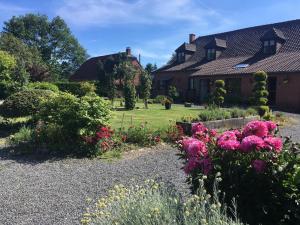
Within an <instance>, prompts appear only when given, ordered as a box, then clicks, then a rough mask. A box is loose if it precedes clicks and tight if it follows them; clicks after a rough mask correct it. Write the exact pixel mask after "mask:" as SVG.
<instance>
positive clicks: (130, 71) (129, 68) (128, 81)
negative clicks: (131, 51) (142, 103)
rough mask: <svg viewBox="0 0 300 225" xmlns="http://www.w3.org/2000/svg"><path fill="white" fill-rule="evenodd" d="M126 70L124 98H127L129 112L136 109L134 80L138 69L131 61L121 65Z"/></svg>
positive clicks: (126, 106)
mask: <svg viewBox="0 0 300 225" xmlns="http://www.w3.org/2000/svg"><path fill="white" fill-rule="evenodd" d="M120 66H121V67H122V69H123V70H124V74H125V78H124V98H125V108H126V109H128V110H133V109H134V108H135V95H136V90H135V85H134V78H135V75H136V69H135V68H134V66H133V65H132V63H131V62H129V61H124V62H122V63H121V65H120Z"/></svg>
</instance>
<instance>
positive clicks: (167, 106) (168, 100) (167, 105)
mask: <svg viewBox="0 0 300 225" xmlns="http://www.w3.org/2000/svg"><path fill="white" fill-rule="evenodd" d="M164 104H165V109H166V110H169V109H171V106H172V101H171V100H170V99H168V98H166V99H165V101H164Z"/></svg>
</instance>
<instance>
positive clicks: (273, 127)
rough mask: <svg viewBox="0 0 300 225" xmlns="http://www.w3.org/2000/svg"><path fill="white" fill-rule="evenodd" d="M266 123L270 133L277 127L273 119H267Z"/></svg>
mask: <svg viewBox="0 0 300 225" xmlns="http://www.w3.org/2000/svg"><path fill="white" fill-rule="evenodd" d="M265 124H266V125H267V127H268V131H269V133H270V134H271V133H272V132H273V131H274V130H275V129H276V128H277V125H276V123H274V122H272V121H266V122H265Z"/></svg>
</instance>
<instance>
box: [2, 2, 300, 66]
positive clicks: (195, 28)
mask: <svg viewBox="0 0 300 225" xmlns="http://www.w3.org/2000/svg"><path fill="white" fill-rule="evenodd" d="M299 9H300V0H251V1H248V0H244V1H243V0H46V1H43V0H0V23H1V25H2V26H3V22H4V21H7V20H8V19H10V18H11V17H12V16H14V15H24V14H26V13H39V14H45V15H47V16H48V17H49V19H52V18H53V17H55V16H60V17H62V18H63V19H64V20H65V21H66V23H67V24H68V26H69V27H70V29H71V31H72V33H73V34H74V35H75V37H76V38H77V39H78V40H79V42H80V44H81V45H82V46H83V47H84V48H85V49H86V50H87V52H88V54H89V55H90V56H91V57H93V56H99V55H104V54H110V53H116V52H121V51H125V49H126V47H131V49H132V53H133V54H134V55H135V56H138V55H139V54H140V55H141V63H142V64H143V65H145V64H147V63H156V64H157V65H158V66H162V65H163V64H165V63H166V62H167V61H168V60H169V59H170V57H171V55H172V53H173V52H174V50H175V49H176V48H177V47H179V46H180V45H181V44H182V43H183V42H188V35H189V34H190V33H194V34H196V36H201V35H208V34H213V33H219V32H225V31H230V30H235V29H240V28H245V27H249V26H256V25H262V24H268V23H275V22H281V21H286V20H293V19H300V14H299Z"/></svg>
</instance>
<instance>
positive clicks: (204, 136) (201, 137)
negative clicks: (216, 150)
mask: <svg viewBox="0 0 300 225" xmlns="http://www.w3.org/2000/svg"><path fill="white" fill-rule="evenodd" d="M193 138H196V139H198V140H200V141H203V142H204V143H207V142H209V141H210V137H209V135H208V134H207V133H203V132H196V133H194V134H193Z"/></svg>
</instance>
